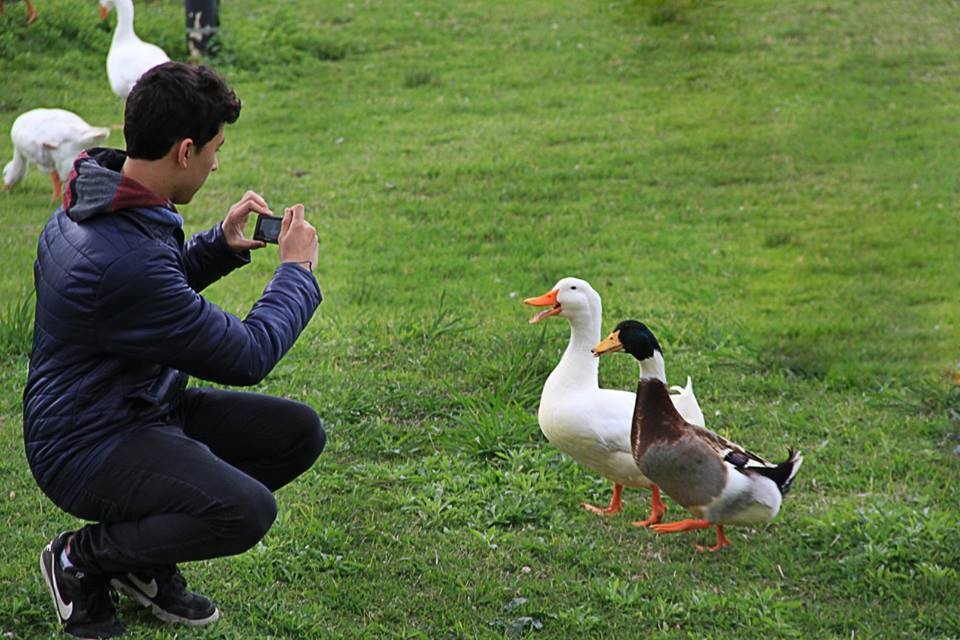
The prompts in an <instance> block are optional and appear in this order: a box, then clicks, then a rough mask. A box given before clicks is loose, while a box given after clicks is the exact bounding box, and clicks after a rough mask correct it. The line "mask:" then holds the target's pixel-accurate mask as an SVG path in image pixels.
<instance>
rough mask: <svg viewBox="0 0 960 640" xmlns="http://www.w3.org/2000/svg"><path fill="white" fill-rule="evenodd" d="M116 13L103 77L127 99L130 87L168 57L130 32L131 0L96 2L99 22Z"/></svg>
mask: <svg viewBox="0 0 960 640" xmlns="http://www.w3.org/2000/svg"><path fill="white" fill-rule="evenodd" d="M112 8H116V10H117V28H116V29H115V30H114V32H113V41H112V42H111V43H110V52H109V53H108V54H107V77H108V78H109V79H110V88H111V89H113V92H114V93H115V94H117V95H118V96H120V97H121V98H123V99H124V100H126V99H127V95H129V93H130V90H131V89H133V85H134V84H135V83H136V82H137V80H139V79H140V76H142V75H143V74H144V73H146V72H147V71H148V70H149V69H152V68H153V67H155V66H157V65H158V64H163V63H164V62H169V61H170V57H169V56H167V54H166V53H164V51H163V49H161V48H160V47H158V46H157V45H155V44H150V43H149V42H144V41H143V40H141V39H140V38H138V37H137V34H136V33H135V32H134V30H133V0H100V19H101V20H103V19H105V18H106V17H107V14H108V13H109V12H110V9H112Z"/></svg>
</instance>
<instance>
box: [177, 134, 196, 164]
mask: <svg viewBox="0 0 960 640" xmlns="http://www.w3.org/2000/svg"><path fill="white" fill-rule="evenodd" d="M196 152H197V147H196V146H195V145H194V144H193V138H184V139H183V140H181V141H180V142H178V143H177V166H179V167H180V168H181V169H186V168H187V165H188V164H190V159H191V158H193V154H195V153H196Z"/></svg>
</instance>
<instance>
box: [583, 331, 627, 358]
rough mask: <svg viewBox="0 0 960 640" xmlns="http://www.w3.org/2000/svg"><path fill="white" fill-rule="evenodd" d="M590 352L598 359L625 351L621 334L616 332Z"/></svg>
mask: <svg viewBox="0 0 960 640" xmlns="http://www.w3.org/2000/svg"><path fill="white" fill-rule="evenodd" d="M590 351H591V352H592V353H593V355H595V356H596V357H598V358H599V357H600V356H602V355H604V354H605V353H616V352H618V351H623V343H622V342H620V332H619V331H614V332H613V333H611V334H610V335H608V336H607V337H606V338H604V339H603V340H601V341H600V342H598V343H597V346H595V347H594V348H593V349H590Z"/></svg>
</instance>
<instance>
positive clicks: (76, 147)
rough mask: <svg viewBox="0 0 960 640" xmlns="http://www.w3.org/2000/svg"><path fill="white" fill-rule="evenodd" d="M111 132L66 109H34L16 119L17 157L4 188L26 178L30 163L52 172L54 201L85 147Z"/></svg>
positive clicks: (7, 171) (5, 175)
mask: <svg viewBox="0 0 960 640" xmlns="http://www.w3.org/2000/svg"><path fill="white" fill-rule="evenodd" d="M109 135H110V129H108V128H106V127H93V126H90V125H89V124H87V123H86V121H84V119H83V118H81V117H80V116H78V115H77V114H75V113H73V112H72V111H66V110H64V109H32V110H30V111H27V112H25V113H22V114H21V115H20V116H19V117H17V119H16V120H14V121H13V127H11V128H10V138H11V140H13V160H11V161H10V162H8V163H7V166H5V167H4V168H3V190H4V191H9V190H10V189H11V188H12V187H13V186H14V185H15V184H17V183H18V182H20V180H22V179H23V176H24V174H26V172H27V166H28V163H30V162H32V163H33V164H35V165H37V166H38V167H40V169H41V170H42V171H44V172H46V173H49V174H50V178H51V180H52V181H53V201H54V202H55V201H56V200H57V199H58V198H59V197H60V191H61V181H63V182H65V181H66V180H67V176H69V175H70V169H71V168H72V166H73V160H74V159H75V158H76V157H77V156H78V155H79V154H80V152H81V151H83V150H84V149H88V148H90V147H95V146H97V145H98V144H99V143H100V142H101V141H102V140H105V139H106V138H107V136H109Z"/></svg>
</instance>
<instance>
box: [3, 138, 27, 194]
mask: <svg viewBox="0 0 960 640" xmlns="http://www.w3.org/2000/svg"><path fill="white" fill-rule="evenodd" d="M26 172H27V157H26V156H25V155H23V154H22V153H20V150H19V149H17V148H16V147H14V149H13V160H11V161H10V163H9V164H8V165H7V167H6V168H5V169H4V171H3V177H4V181H3V182H4V184H6V185H7V186H13V185H15V184H17V183H18V182H20V181H21V180H22V179H23V175H24V174H25V173H26Z"/></svg>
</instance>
